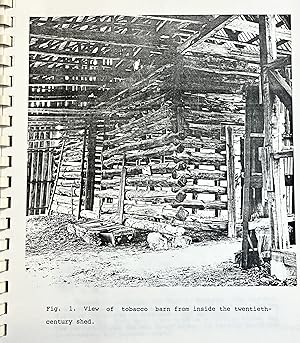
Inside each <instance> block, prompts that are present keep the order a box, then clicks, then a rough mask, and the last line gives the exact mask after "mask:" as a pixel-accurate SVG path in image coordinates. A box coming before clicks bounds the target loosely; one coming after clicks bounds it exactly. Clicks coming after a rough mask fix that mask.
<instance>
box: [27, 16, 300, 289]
mask: <svg viewBox="0 0 300 343" xmlns="http://www.w3.org/2000/svg"><path fill="white" fill-rule="evenodd" d="M294 18H295V17H293V18H292V19H294ZM291 25H293V20H291V16H290V15H289V14H267V15H265V14H259V15H255V14H234V15H224V14H210V15H209V14H205V15H204V14H199V15H198V14H194V15H186V14H185V15H179V14H178V15H174V14H173V15H166V14H161V15H159V14H153V15H150V14H145V15H143V14H141V15H128V14H126V15H122V14H119V15H116V14H114V15H109V14H105V15H104V14H101V13H92V15H90V16H66V17H63V16H59V17H31V18H30V29H29V37H28V44H29V60H28V61H25V62H26V64H25V62H24V65H27V67H28V68H29V80H28V82H29V86H28V145H27V202H26V218H27V225H26V255H25V268H26V272H27V275H28V276H29V277H30V278H33V279H34V280H35V282H36V284H40V283H41V284H47V285H51V286H57V285H71V286H86V287H179V286H180V287H220V286H221V287H228V286H273V287H283V286H284V287H294V286H296V285H297V264H296V242H297V240H296V236H297V232H296V231H297V230H296V226H295V200H294V198H295V194H294V148H293V146H294V144H293V110H292V40H291ZM297 238H298V237H297Z"/></svg>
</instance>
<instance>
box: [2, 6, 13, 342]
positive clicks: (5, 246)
mask: <svg viewBox="0 0 300 343" xmlns="http://www.w3.org/2000/svg"><path fill="white" fill-rule="evenodd" d="M12 7H13V0H0V9H1V13H0V27H1V34H0V89H1V92H0V109H1V113H0V275H1V277H0V297H2V299H1V298H0V337H3V336H6V335H7V323H5V315H6V314H7V311H8V304H7V301H5V300H6V299H5V298H4V297H3V295H4V294H6V293H7V292H8V280H6V272H7V271H8V269H9V260H8V258H7V251H8V250H9V248H10V239H9V238H8V237H7V230H8V229H9V228H10V218H9V217H7V216H6V213H5V210H6V209H8V208H10V207H11V197H10V196H9V193H8V194H7V192H6V190H7V189H9V188H10V186H11V177H10V176H9V171H7V168H9V167H10V166H11V157H10V156H7V155H6V151H5V149H6V148H7V147H11V146H12V136H11V135H9V134H8V132H7V131H8V129H7V128H9V127H11V123H12V120H11V115H10V114H8V113H7V108H9V107H11V106H12V95H11V94H10V93H9V91H8V89H9V88H10V87H12V79H13V78H12V76H11V75H10V73H9V68H10V67H11V66H12V57H11V56H8V55H7V53H6V50H7V48H10V47H12V46H13V37H12V36H11V35H10V34H9V29H10V28H12V26H13V18H12V16H10V13H9V10H10V9H11V8H12ZM3 273H4V274H3Z"/></svg>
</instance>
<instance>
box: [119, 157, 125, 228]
mask: <svg viewBox="0 0 300 343" xmlns="http://www.w3.org/2000/svg"><path fill="white" fill-rule="evenodd" d="M125 160H126V157H125V155H124V156H123V163H122V171H121V180H120V190H119V201H118V212H119V223H120V224H122V223H123V217H124V200H125V185H126V167H125Z"/></svg>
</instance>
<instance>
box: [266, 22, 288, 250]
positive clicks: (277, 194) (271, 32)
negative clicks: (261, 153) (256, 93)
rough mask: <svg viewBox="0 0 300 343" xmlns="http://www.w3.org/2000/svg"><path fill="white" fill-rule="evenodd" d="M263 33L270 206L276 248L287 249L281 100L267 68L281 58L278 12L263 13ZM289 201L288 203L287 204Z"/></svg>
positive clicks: (272, 233) (273, 240)
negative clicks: (278, 156)
mask: <svg viewBox="0 0 300 343" xmlns="http://www.w3.org/2000/svg"><path fill="white" fill-rule="evenodd" d="M259 34H260V59H261V82H262V98H263V111H264V123H265V127H264V131H265V140H264V147H265V151H266V162H267V163H266V172H267V183H268V189H267V191H268V209H269V217H270V227H271V235H272V244H273V248H276V249H283V248H285V247H286V245H287V244H286V243H284V242H286V237H287V236H288V223H287V211H286V201H285V199H284V197H285V189H284V184H283V182H284V180H283V178H284V175H283V174H284V169H283V167H284V166H283V164H282V161H281V162H280V161H275V160H274V159H273V153H274V151H278V149H280V146H281V142H282V136H281V131H280V126H281V124H280V122H281V117H283V118H284V114H283V113H280V110H279V108H278V106H279V105H278V99H277V100H274V99H275V97H274V95H273V93H272V92H271V88H270V82H269V78H268V71H267V69H266V68H265V65H266V64H267V63H270V62H272V61H273V60H275V59H276V57H277V47H276V20H275V16H274V15H260V16H259ZM284 203H285V206H284Z"/></svg>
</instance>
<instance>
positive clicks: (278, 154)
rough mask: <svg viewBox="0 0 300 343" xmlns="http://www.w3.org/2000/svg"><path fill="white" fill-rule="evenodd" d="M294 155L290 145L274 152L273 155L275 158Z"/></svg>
mask: <svg viewBox="0 0 300 343" xmlns="http://www.w3.org/2000/svg"><path fill="white" fill-rule="evenodd" d="M293 156H294V148H293V147H292V146H291V147H289V148H288V149H284V150H282V151H278V152H274V154H273V157H274V158H275V159H279V158H287V157H293Z"/></svg>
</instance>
